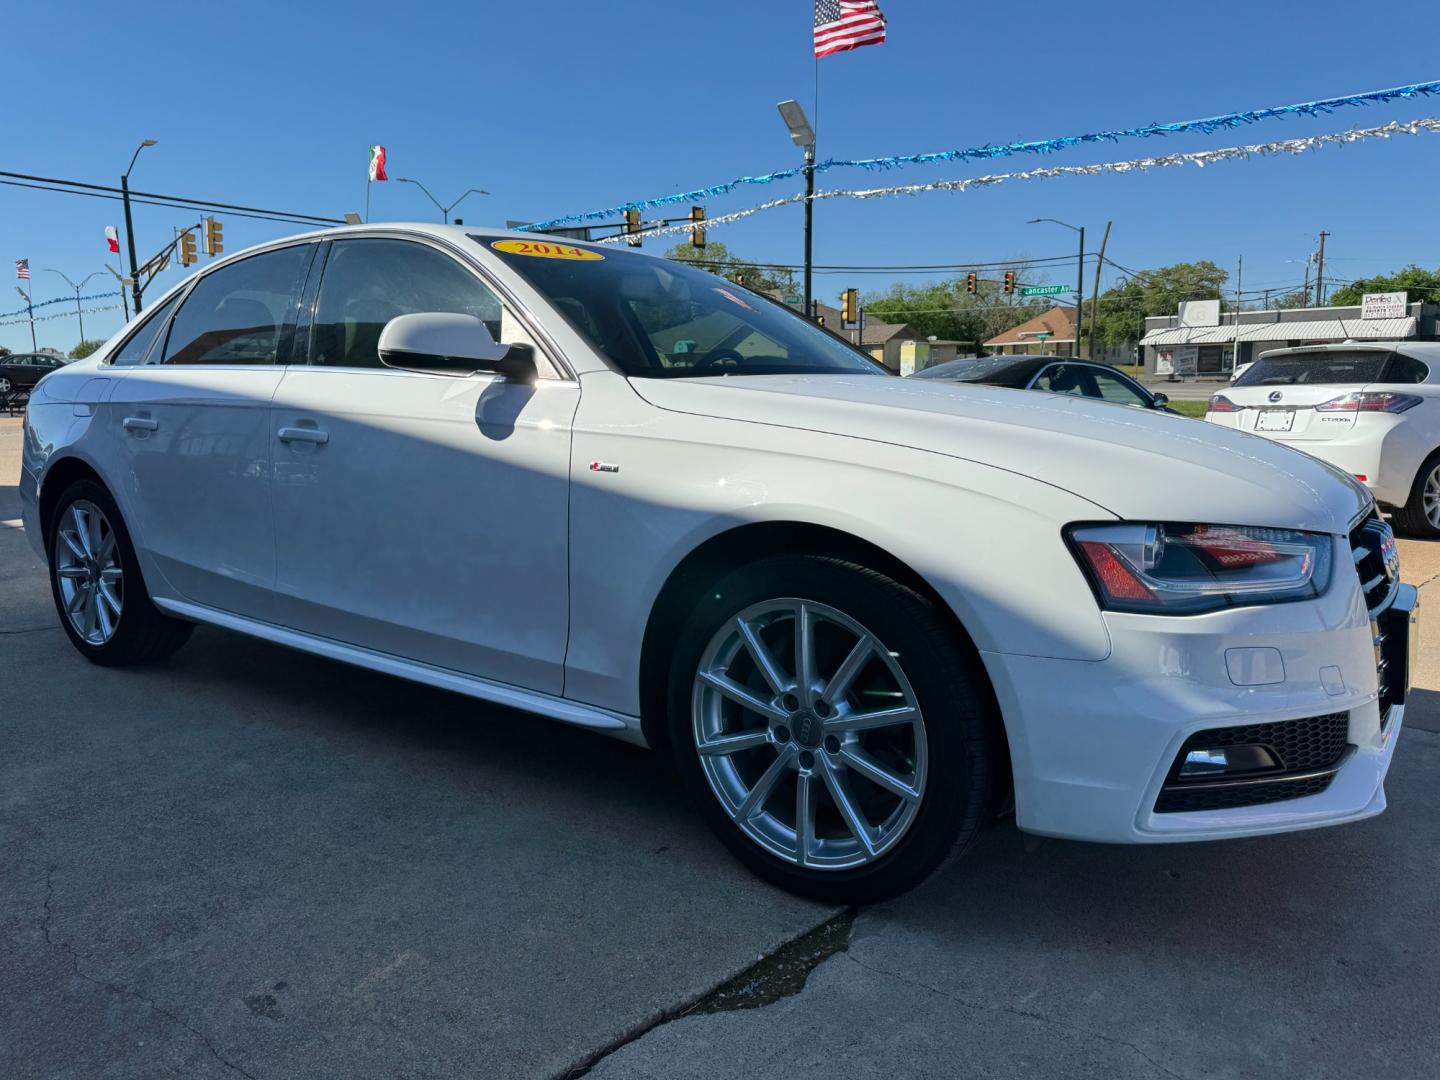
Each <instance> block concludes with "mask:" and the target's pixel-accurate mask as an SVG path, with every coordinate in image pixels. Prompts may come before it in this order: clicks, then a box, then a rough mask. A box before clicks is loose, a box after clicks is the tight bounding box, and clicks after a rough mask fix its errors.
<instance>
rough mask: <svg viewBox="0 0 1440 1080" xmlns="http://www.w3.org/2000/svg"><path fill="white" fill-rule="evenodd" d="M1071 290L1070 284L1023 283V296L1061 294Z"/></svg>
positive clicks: (1021, 290)
mask: <svg viewBox="0 0 1440 1080" xmlns="http://www.w3.org/2000/svg"><path fill="white" fill-rule="evenodd" d="M1069 291H1070V286H1069V285H1023V286H1021V288H1020V295H1021V296H1059V295H1060V294H1061V293H1066V292H1069Z"/></svg>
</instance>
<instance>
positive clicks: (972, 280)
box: [965, 270, 979, 293]
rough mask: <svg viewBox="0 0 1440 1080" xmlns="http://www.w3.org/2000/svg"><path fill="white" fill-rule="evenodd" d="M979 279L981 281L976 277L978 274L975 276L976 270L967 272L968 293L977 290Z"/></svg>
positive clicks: (966, 287)
mask: <svg viewBox="0 0 1440 1080" xmlns="http://www.w3.org/2000/svg"><path fill="white" fill-rule="evenodd" d="M978 281H979V279H978V278H976V276H975V271H973V270H972V271H970V273H968V274H966V275H965V291H966V292H968V293H973V292H974V291H975V289H976V287H977V282H978Z"/></svg>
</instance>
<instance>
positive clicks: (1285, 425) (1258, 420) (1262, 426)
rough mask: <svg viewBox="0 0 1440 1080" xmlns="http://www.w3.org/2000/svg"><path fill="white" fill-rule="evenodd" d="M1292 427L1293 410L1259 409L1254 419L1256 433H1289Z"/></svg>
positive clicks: (1293, 419)
mask: <svg viewBox="0 0 1440 1080" xmlns="http://www.w3.org/2000/svg"><path fill="white" fill-rule="evenodd" d="M1294 426H1295V410H1294V409H1261V410H1260V415H1258V416H1257V417H1255V430H1256V431H1289V430H1290V429H1291V428H1293V427H1294Z"/></svg>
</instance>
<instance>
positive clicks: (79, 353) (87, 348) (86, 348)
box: [70, 341, 105, 360]
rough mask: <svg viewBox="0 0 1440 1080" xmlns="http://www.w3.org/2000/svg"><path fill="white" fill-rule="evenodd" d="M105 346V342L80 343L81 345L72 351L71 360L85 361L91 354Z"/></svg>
mask: <svg viewBox="0 0 1440 1080" xmlns="http://www.w3.org/2000/svg"><path fill="white" fill-rule="evenodd" d="M104 344H105V342H103V341H82V342H80V344H78V345H76V346H75V347H74V348H73V349H71V350H70V359H71V360H84V359H85V357H87V356H89V355H90V354H91V353H93V352H94V351H95V350H96V349H98V348H100V346H101V345H104Z"/></svg>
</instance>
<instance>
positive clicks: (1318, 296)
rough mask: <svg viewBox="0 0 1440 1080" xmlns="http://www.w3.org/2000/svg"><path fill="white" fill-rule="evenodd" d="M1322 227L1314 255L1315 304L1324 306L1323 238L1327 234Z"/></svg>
mask: <svg viewBox="0 0 1440 1080" xmlns="http://www.w3.org/2000/svg"><path fill="white" fill-rule="evenodd" d="M1329 235H1330V234H1329V233H1328V232H1325V231H1324V230H1323V229H1322V230H1321V231H1320V253H1319V254H1318V255H1316V256H1315V260H1316V261H1315V306H1316V307H1324V306H1325V238H1326V237H1327V236H1329Z"/></svg>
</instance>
